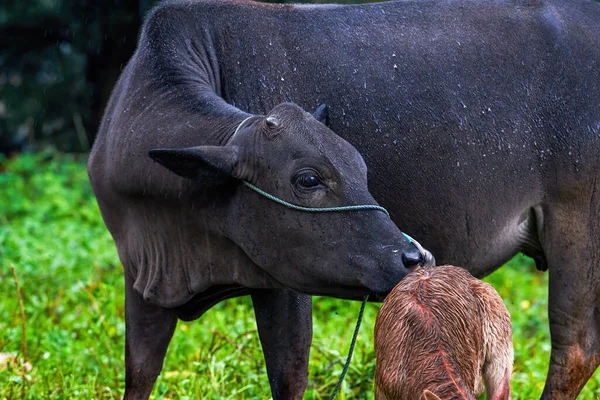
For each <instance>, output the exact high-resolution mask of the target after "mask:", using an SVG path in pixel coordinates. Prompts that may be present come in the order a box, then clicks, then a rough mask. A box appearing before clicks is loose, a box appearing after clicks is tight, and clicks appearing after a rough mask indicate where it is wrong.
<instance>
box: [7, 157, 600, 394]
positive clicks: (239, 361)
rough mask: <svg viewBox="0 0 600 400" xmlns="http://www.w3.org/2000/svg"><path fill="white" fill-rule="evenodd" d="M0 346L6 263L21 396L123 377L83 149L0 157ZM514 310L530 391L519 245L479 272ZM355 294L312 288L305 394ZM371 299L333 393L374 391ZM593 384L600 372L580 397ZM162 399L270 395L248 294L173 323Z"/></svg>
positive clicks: (104, 388) (532, 365) (537, 363)
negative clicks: (24, 361) (27, 366)
mask: <svg viewBox="0 0 600 400" xmlns="http://www.w3.org/2000/svg"><path fill="white" fill-rule="evenodd" d="M0 193H1V197H0V280H1V281H2V282H3V284H2V285H0V299H2V301H0V353H12V354H15V355H16V356H17V357H19V356H20V349H21V344H22V336H21V319H20V313H19V307H18V301H17V296H16V291H15V285H14V283H13V279H12V275H11V271H10V264H11V263H12V264H14V266H15V268H16V270H17V274H18V278H19V281H20V284H21V286H22V292H23V297H24V304H25V313H26V323H27V344H28V361H29V362H30V363H31V366H32V369H31V370H30V371H28V372H27V373H26V375H25V382H26V385H27V386H26V389H27V398H29V399H40V398H48V399H91V398H94V399H111V398H118V397H119V396H120V395H122V391H123V382H124V364H123V357H124V356H123V349H124V333H125V325H124V308H123V305H124V304H123V301H124V299H123V279H122V269H121V268H122V267H121V265H120V263H119V260H118V257H117V254H116V251H115V247H114V244H113V242H112V240H111V237H110V234H109V233H108V231H107V230H106V228H105V227H104V224H103V222H102V219H101V217H100V213H99V211H98V208H97V205H96V202H95V199H94V196H93V193H92V190H91V187H90V184H89V182H88V179H87V175H86V167H85V160H84V159H83V158H80V157H75V156H72V155H71V156H64V155H62V156H58V155H55V154H51V153H42V154H37V155H24V156H21V157H17V158H14V159H12V160H10V161H7V160H4V161H2V160H0ZM486 280H487V281H488V282H491V283H492V284H493V285H494V286H495V287H496V289H497V290H498V292H499V293H500V295H501V296H502V297H503V298H504V300H505V303H506V305H507V307H508V309H509V311H510V313H511V315H512V321H513V329H514V338H513V341H514V345H515V355H516V359H515V367H514V371H513V381H512V388H513V392H514V396H513V398H514V399H532V398H538V397H539V395H540V394H541V391H542V388H543V385H544V379H545V375H546V370H547V365H548V359H549V351H550V339H549V333H548V322H547V312H546V307H547V304H548V303H547V294H546V292H547V274H545V273H540V272H538V271H536V269H535V267H534V265H533V263H532V262H531V260H529V259H527V258H525V257H522V256H518V257H516V258H515V259H513V260H512V261H511V262H509V264H508V265H507V266H505V267H503V268H501V269H500V270H499V271H497V272H495V273H494V274H492V275H491V276H490V277H488V278H486ZM359 308H360V304H359V303H358V302H350V301H341V300H335V299H329V298H324V297H315V299H314V301H313V309H314V321H315V327H314V340H313V346H312V349H311V360H310V376H309V381H310V383H309V387H308V391H307V394H306V397H305V398H307V399H322V398H326V397H327V396H328V395H329V394H330V393H331V392H332V390H333V387H334V386H335V384H336V381H337V378H338V377H339V374H340V372H341V369H342V366H343V362H344V359H345V356H346V352H347V350H348V346H349V344H350V339H351V335H352V331H353V327H354V324H355V323H356V317H357V314H358V310H359ZM378 308H379V306H378V305H376V304H369V305H368V306H367V309H366V312H365V318H364V322H363V326H362V328H361V332H360V335H359V338H358V343H357V347H356V352H355V355H354V358H353V360H352V364H351V366H350V370H349V372H348V375H347V378H346V381H345V383H344V384H343V387H342V388H343V389H342V393H341V395H340V396H339V397H338V399H346V400H347V399H370V398H372V397H373V388H372V386H373V383H372V382H373V373H374V366H375V357H374V352H373V327H374V322H375V317H376V314H377V310H378ZM22 382H23V378H22V377H21V376H20V369H19V364H18V363H15V364H14V365H12V366H8V367H6V368H2V367H0V399H12V398H17V397H19V396H20V391H21V385H22ZM599 394H600V375H598V374H596V375H595V376H594V378H593V379H592V380H591V381H590V382H589V383H588V384H587V386H586V387H585V389H584V392H583V394H582V395H581V397H580V398H582V399H592V398H594V397H597V396H598V395H599ZM154 396H155V398H159V399H167V398H171V399H186V398H190V399H191V398H202V399H257V398H264V399H266V398H269V396H270V395H269V385H268V380H267V376H266V370H265V367H264V362H263V358H262V353H261V347H260V343H259V341H258V337H257V334H256V325H255V322H254V315H253V312H252V306H251V302H250V300H249V299H248V298H238V299H232V300H229V301H226V302H222V303H220V304H218V305H217V306H215V307H214V308H213V309H211V310H210V311H209V312H207V313H206V314H205V315H204V316H202V318H200V319H199V320H198V321H194V322H190V323H180V324H179V325H178V327H177V331H176V334H175V337H174V339H173V341H172V343H171V345H170V347H169V351H168V353H167V358H166V362H165V366H164V369H163V373H162V374H161V376H160V378H159V380H158V381H157V384H156V387H155V389H154Z"/></svg>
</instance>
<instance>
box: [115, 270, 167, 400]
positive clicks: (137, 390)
mask: <svg viewBox="0 0 600 400" xmlns="http://www.w3.org/2000/svg"><path fill="white" fill-rule="evenodd" d="M125 325H126V333H125V396H124V399H126V400H134V399H135V400H137V399H147V398H148V397H150V393H151V392H152V387H153V386H154V382H155V381H156V378H157V377H158V374H159V373H160V370H161V369H162V365H163V360H164V358H165V353H166V351H167V347H168V346H169V342H170V341H171V337H172V336H173V331H174V330H175V326H176V325H177V317H176V316H175V315H174V314H173V313H172V312H171V311H170V310H168V309H165V308H162V307H157V306H154V305H152V304H149V303H147V302H146V301H145V300H144V299H143V297H142V295H140V294H139V293H138V292H137V291H136V290H135V289H134V288H133V279H131V278H130V277H129V276H128V275H127V274H126V275H125Z"/></svg>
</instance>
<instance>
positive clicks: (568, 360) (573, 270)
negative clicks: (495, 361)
mask: <svg viewBox="0 0 600 400" xmlns="http://www.w3.org/2000/svg"><path fill="white" fill-rule="evenodd" d="M590 197H591V202H592V204H591V207H590V203H589V202H590ZM590 197H587V196H581V195H580V196H577V198H576V200H577V201H578V202H579V201H581V202H582V204H568V205H566V204H564V203H563V204H560V205H559V206H557V207H556V208H555V209H552V210H550V211H549V212H545V213H544V220H545V221H544V228H543V234H542V237H543V246H544V252H545V253H546V256H547V259H548V264H549V274H550V276H549V299H548V317H549V320H550V335H551V338H552V351H551V355H550V367H549V370H548V378H547V380H546V386H545V388H544V392H543V394H542V399H576V398H577V395H578V394H579V392H580V391H581V389H582V388H583V386H584V385H585V383H586V382H587V381H588V379H589V378H590V377H591V375H592V374H593V373H594V371H595V370H596V368H597V366H598V364H599V363H600V312H599V309H598V306H599V302H598V300H599V297H600V296H599V295H600V285H599V281H600V207H599V204H598V201H595V200H594V196H590ZM584 199H586V200H587V201H588V203H587V204H585V202H583V200H584Z"/></svg>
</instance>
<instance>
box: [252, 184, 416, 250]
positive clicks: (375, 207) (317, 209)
mask: <svg viewBox="0 0 600 400" xmlns="http://www.w3.org/2000/svg"><path fill="white" fill-rule="evenodd" d="M242 183H243V184H244V185H246V186H248V187H249V188H250V189H252V190H254V191H255V192H256V193H258V194H260V195H262V196H264V197H266V198H267V199H269V200H272V201H274V202H275V203H278V204H281V205H282V206H286V207H287V208H291V209H292V210H298V211H306V212H314V213H322V212H337V211H359V210H377V211H381V212H382V213H384V214H385V215H387V216H388V217H389V216H390V213H389V212H388V210H386V209H385V208H383V207H381V206H378V205H375V204H361V205H356V206H340V207H303V206H299V205H297V204H293V203H290V202H287V201H285V200H282V199H280V198H279V197H275V196H273V195H272V194H270V193H267V192H265V191H264V190H262V189H259V188H257V187H256V186H254V185H253V184H251V183H249V182H246V181H242ZM402 234H403V235H404V237H405V238H406V239H407V240H408V241H409V242H410V243H413V244H414V245H416V246H417V248H418V249H419V251H421V252H423V248H422V247H421V245H420V244H418V243H419V242H417V241H416V240H415V239H413V238H412V237H410V236H409V235H407V234H406V233H404V232H402Z"/></svg>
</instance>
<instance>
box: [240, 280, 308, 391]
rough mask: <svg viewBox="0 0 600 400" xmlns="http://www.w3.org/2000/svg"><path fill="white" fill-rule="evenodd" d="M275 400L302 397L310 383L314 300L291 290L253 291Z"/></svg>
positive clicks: (257, 319)
mask: <svg viewBox="0 0 600 400" xmlns="http://www.w3.org/2000/svg"><path fill="white" fill-rule="evenodd" d="M252 302H253V304H254V313H255V314H256V325H257V326H258V335H259V337H260V342H261V344H262V348H263V353H264V355H265V362H266V364H267V374H268V376H269V383H270V385H271V392H272V394H273V400H280V399H302V396H303V395H304V391H305V390H306V385H307V384H308V355H309V352H310V343H311V340H312V300H311V297H310V296H306V295H301V294H298V293H296V292H293V291H290V290H257V291H254V292H253V293H252Z"/></svg>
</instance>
